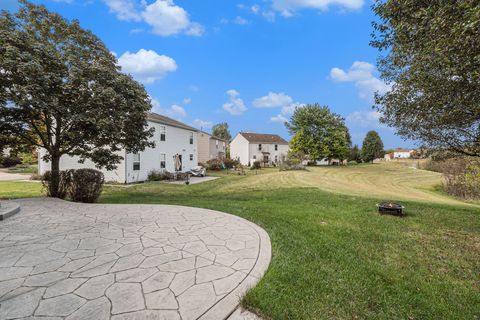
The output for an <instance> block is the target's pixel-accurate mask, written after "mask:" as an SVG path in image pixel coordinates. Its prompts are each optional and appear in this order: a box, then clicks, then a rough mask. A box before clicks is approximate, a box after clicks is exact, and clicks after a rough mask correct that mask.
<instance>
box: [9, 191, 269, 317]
mask: <svg viewBox="0 0 480 320" xmlns="http://www.w3.org/2000/svg"><path fill="white" fill-rule="evenodd" d="M4 203H8V204H9V205H14V204H16V205H20V207H21V210H20V212H19V213H18V214H16V215H15V216H12V217H10V218H9V219H7V220H5V221H1V222H0V257H1V258H0V320H9V319H24V318H26V319H34V318H38V319H67V320H71V319H86V320H88V319H95V320H97V319H98V320H102V319H115V320H120V319H139V320H141V319H165V320H169V319H172V320H193V319H204V320H206V319H212V320H221V319H227V318H228V317H229V316H230V315H231V314H232V313H233V312H234V311H235V309H236V308H237V306H238V303H239V301H240V299H241V297H242V296H243V295H244V294H245V292H246V291H247V290H248V289H249V288H251V287H253V286H254V285H255V284H256V283H257V282H258V281H259V279H260V278H261V277H262V275H263V273H264V272H265V271H266V269H267V267H268V264H269V262H270V256H271V247H270V239H269V237H268V235H267V233H266V232H265V231H264V230H263V229H261V228H260V227H258V226H257V225H255V224H253V223H251V222H249V221H246V220H244V219H242V218H239V217H236V216H233V215H229V214H226V213H222V212H218V211H212V210H207V209H199V208H190V207H181V206H167V205H104V204H79V203H71V202H66V201H62V200H58V199H46V198H38V199H25V200H16V201H7V202H4Z"/></svg>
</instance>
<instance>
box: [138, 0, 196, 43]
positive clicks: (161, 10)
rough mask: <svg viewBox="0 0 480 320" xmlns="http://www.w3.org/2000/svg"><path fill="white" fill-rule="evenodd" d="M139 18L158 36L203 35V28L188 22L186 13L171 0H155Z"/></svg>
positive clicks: (188, 18)
mask: <svg viewBox="0 0 480 320" xmlns="http://www.w3.org/2000/svg"><path fill="white" fill-rule="evenodd" d="M141 16H142V18H143V20H144V21H145V22H146V23H147V24H149V25H150V26H151V27H152V28H153V30H152V31H153V33H155V34H157V35H160V36H164V37H166V36H171V35H175V34H179V33H184V34H187V35H192V36H200V35H202V34H203V33H204V28H203V26H202V25H200V24H199V23H196V22H192V21H190V17H189V14H188V12H187V11H186V10H185V9H183V8H182V7H179V6H177V5H175V4H174V3H173V1H172V0H156V1H155V2H153V3H152V4H150V5H147V6H146V7H145V10H144V11H143V12H142V14H141Z"/></svg>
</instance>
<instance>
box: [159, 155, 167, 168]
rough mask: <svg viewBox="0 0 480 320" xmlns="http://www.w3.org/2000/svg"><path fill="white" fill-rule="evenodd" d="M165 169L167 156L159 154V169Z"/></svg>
mask: <svg viewBox="0 0 480 320" xmlns="http://www.w3.org/2000/svg"><path fill="white" fill-rule="evenodd" d="M166 167H167V155H166V154H165V153H160V169H165V168H166Z"/></svg>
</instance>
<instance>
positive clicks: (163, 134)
mask: <svg viewBox="0 0 480 320" xmlns="http://www.w3.org/2000/svg"><path fill="white" fill-rule="evenodd" d="M160 141H165V127H164V126H161V127H160Z"/></svg>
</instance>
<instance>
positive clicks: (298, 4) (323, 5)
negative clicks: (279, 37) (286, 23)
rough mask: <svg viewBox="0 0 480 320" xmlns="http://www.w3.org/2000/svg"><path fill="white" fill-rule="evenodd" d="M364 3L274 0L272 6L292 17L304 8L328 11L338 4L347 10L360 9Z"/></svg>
mask: <svg viewBox="0 0 480 320" xmlns="http://www.w3.org/2000/svg"><path fill="white" fill-rule="evenodd" d="M364 4H365V1H364V0H272V7H273V8H274V9H275V10H276V11H278V12H280V14H281V15H282V16H284V17H291V16H292V15H294V14H295V12H296V11H298V10H302V9H314V10H320V11H327V10H328V9H329V8H330V7H332V6H337V7H340V8H342V9H347V10H358V9H361V8H362V7H363V5H364Z"/></svg>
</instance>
